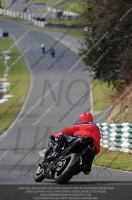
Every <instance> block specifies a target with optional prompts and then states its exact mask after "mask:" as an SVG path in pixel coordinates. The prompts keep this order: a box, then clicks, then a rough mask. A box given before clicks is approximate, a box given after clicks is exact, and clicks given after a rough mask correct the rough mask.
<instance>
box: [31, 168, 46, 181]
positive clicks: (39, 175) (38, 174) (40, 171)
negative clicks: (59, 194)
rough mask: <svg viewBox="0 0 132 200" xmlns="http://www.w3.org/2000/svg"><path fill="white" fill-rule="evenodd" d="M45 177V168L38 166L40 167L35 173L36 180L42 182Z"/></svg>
mask: <svg viewBox="0 0 132 200" xmlns="http://www.w3.org/2000/svg"><path fill="white" fill-rule="evenodd" d="M44 179H45V177H44V169H43V168H41V167H38V169H37V170H36V172H35V174H34V180H35V181H36V182H41V181H43V180H44Z"/></svg>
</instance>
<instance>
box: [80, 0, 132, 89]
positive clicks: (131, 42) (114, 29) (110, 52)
mask: <svg viewBox="0 0 132 200" xmlns="http://www.w3.org/2000/svg"><path fill="white" fill-rule="evenodd" d="M85 2H86V6H85V12H84V14H83V15H82V20H83V22H84V23H85V26H87V27H92V32H90V31H88V32H85V44H86V48H85V49H83V50H82V52H81V55H83V56H84V59H83V60H84V62H85V63H86V64H87V66H88V69H89V70H91V71H93V72H94V74H95V78H99V79H103V80H104V81H106V82H108V84H111V83H113V84H114V86H115V87H116V88H119V87H120V86H121V81H119V80H123V82H124V84H126V85H129V84H130V83H131V82H132V65H131V63H132V27H131V24H132V1H131V0H120V1H119V0H111V1H109V0H87V1H85Z"/></svg>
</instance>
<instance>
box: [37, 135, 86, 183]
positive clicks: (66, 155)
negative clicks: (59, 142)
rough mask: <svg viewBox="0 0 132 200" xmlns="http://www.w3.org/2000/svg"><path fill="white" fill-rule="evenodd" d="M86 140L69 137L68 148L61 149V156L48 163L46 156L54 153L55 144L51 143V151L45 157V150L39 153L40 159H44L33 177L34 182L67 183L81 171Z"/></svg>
mask: <svg viewBox="0 0 132 200" xmlns="http://www.w3.org/2000/svg"><path fill="white" fill-rule="evenodd" d="M87 140H88V139H87V138H76V137H69V140H68V143H69V147H66V146H64V147H62V153H61V155H60V156H59V157H58V158H56V159H55V160H53V161H48V156H49V155H51V154H52V153H53V151H54V146H55V145H56V143H55V142H54V141H52V140H51V141H50V142H51V143H52V147H51V151H50V152H49V153H48V155H46V156H45V154H46V150H43V151H40V152H39V154H40V156H41V157H43V158H44V157H45V158H44V160H43V161H42V162H41V163H40V164H39V167H38V169H37V171H36V172H35V175H34V180H35V181H36V182H41V181H42V180H44V179H45V178H47V179H53V180H55V181H56V182H57V183H58V184H65V183H67V182H68V181H69V180H70V179H71V178H72V177H73V176H74V175H77V174H78V173H80V172H81V171H82V169H83V168H82V167H83V159H82V157H83V154H85V153H86V151H89V144H88V141H87Z"/></svg>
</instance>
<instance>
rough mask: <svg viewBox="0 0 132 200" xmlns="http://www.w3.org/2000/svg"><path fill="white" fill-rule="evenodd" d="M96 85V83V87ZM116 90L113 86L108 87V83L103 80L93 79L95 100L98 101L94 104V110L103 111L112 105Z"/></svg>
mask: <svg viewBox="0 0 132 200" xmlns="http://www.w3.org/2000/svg"><path fill="white" fill-rule="evenodd" d="M94 85H96V86H95V87H94ZM115 92H116V90H115V89H113V87H112V86H110V87H107V83H105V82H103V81H101V80H94V81H93V90H92V94H93V102H97V103H96V104H95V105H94V111H102V110H105V109H106V108H108V107H109V106H111V104H112V103H113V100H112V98H111V96H112V95H113V94H114V93H115Z"/></svg>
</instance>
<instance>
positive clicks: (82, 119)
mask: <svg viewBox="0 0 132 200" xmlns="http://www.w3.org/2000/svg"><path fill="white" fill-rule="evenodd" d="M79 121H80V122H93V116H92V114H91V113H90V112H83V113H82V114H81V115H80V117H79Z"/></svg>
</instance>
